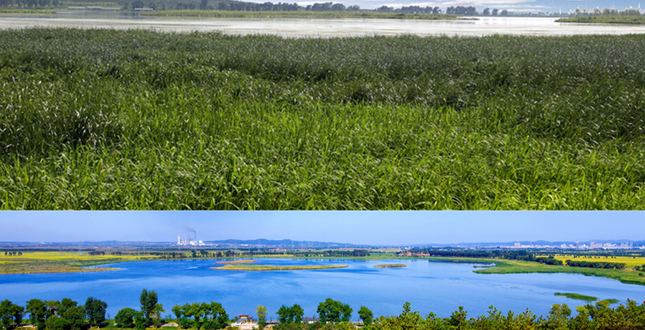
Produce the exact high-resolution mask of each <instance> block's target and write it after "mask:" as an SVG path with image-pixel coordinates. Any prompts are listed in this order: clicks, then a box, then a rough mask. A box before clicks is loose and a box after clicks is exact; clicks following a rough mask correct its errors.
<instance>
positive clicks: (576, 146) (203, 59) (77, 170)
mask: <svg viewBox="0 0 645 330" xmlns="http://www.w3.org/2000/svg"><path fill="white" fill-rule="evenodd" d="M643 63H645V36H642V35H627V36H575V37H528V36H525V37H517V36H491V37H478V38H475V37H473V38H470V37H468V38H466V37H416V36H410V35H406V36H399V37H357V38H330V39H323V38H310V39H288V38H281V37H276V36H228V35H223V34H219V33H197V32H195V33H187V34H176V33H157V32H154V31H146V30H128V31H117V30H91V29H87V30H85V29H43V28H35V29H24V30H4V31H0V86H1V87H0V208H2V209H641V208H643V205H645V203H644V202H643V197H644V196H645V194H644V192H643V182H644V181H645V162H644V161H643V160H644V159H645V158H644V156H645V153H644V152H645V144H644V143H643V142H645V141H644V139H643V133H644V128H645V125H644V121H645V111H643V110H644V109H645V66H643Z"/></svg>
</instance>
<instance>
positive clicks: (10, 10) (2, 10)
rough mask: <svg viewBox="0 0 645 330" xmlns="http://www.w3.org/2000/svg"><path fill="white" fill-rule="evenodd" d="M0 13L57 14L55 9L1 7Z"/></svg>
mask: <svg viewBox="0 0 645 330" xmlns="http://www.w3.org/2000/svg"><path fill="white" fill-rule="evenodd" d="M0 14H56V11H54V10H38V9H7V8H0Z"/></svg>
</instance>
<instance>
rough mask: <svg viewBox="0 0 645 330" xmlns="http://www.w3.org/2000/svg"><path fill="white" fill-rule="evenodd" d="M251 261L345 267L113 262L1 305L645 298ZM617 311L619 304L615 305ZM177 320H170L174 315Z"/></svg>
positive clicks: (572, 279) (605, 287)
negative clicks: (152, 296)
mask: <svg viewBox="0 0 645 330" xmlns="http://www.w3.org/2000/svg"><path fill="white" fill-rule="evenodd" d="M386 263H404V264H406V265H407V267H405V268H374V266H375V265H377V264H386ZM256 264H270V265H319V264H347V265H349V267H348V268H341V269H329V270H299V271H266V272H243V271H225V270H213V269H210V267H214V266H219V265H217V264H216V263H215V261H214V260H188V261H140V262H127V263H117V264H111V265H110V266H114V267H121V269H120V270H116V271H105V272H88V273H67V274H28V275H2V276H0V300H4V299H9V300H11V301H13V302H14V303H17V304H20V305H22V306H24V305H25V304H26V301H27V300H30V299H32V298H38V299H42V300H60V299H62V298H72V299H74V300H76V301H77V302H79V303H80V304H84V303H85V300H86V299H87V297H89V296H92V297H95V298H99V299H101V300H103V301H105V302H107V304H108V314H109V316H110V317H114V315H116V313H117V311H118V310H119V309H121V308H124V307H132V308H135V309H139V294H140V293H141V290H142V289H144V288H145V289H148V290H154V291H156V292H157V293H158V296H159V302H160V303H162V304H163V306H164V308H165V310H166V312H165V313H163V314H164V315H171V314H172V313H171V312H170V309H171V308H172V307H173V306H174V305H175V304H180V305H181V304H184V303H186V302H189V303H192V302H202V301H204V302H210V301H216V302H220V303H222V305H223V306H224V308H225V309H226V311H227V312H228V314H229V316H233V315H237V314H241V313H248V314H251V315H255V312H256V307H257V306H258V305H265V306H267V307H268V309H269V314H270V316H272V317H273V319H274V320H275V319H276V317H275V312H276V311H277V310H278V308H279V307H280V306H281V305H283V304H284V305H288V306H291V305H293V304H299V305H301V306H302V307H303V308H304V310H305V316H313V315H314V314H316V308H317V306H318V303H320V302H321V301H324V300H325V299H326V298H332V299H334V300H340V301H341V302H343V303H348V304H349V305H350V306H351V307H352V308H353V310H354V312H353V313H352V320H358V314H357V311H358V309H359V308H360V307H361V305H364V306H367V307H368V308H369V309H371V310H372V311H373V312H374V314H375V315H392V316H394V315H398V314H399V313H400V312H401V311H402V306H403V304H404V303H405V302H406V301H409V302H410V303H411V307H412V309H413V310H415V311H419V312H420V313H421V315H422V316H426V315H427V314H428V313H429V312H434V313H435V314H437V315H439V316H442V317H446V316H449V315H450V314H451V313H452V312H453V311H455V310H456V309H458V307H459V306H464V308H465V309H466V310H467V311H468V315H469V316H479V315H483V314H486V312H487V311H488V306H490V305H493V306H495V307H496V308H497V309H499V310H501V311H503V312H504V313H506V311H508V310H513V311H515V312H517V313H519V312H523V311H524V310H526V309H527V308H528V309H530V310H531V311H532V312H534V313H535V314H538V315H545V314H548V311H549V309H550V308H551V305H552V304H556V303H558V304H562V303H566V304H568V305H569V307H572V309H574V308H573V306H576V305H583V304H584V302H582V301H579V300H573V299H569V298H564V297H556V296H554V293H555V292H574V293H581V294H585V295H590V296H595V297H598V298H599V299H608V298H615V299H618V300H620V302H621V303H624V302H625V301H626V300H627V299H628V298H629V299H632V300H635V301H637V302H639V303H640V302H642V301H643V300H645V286H639V285H630V284H622V283H620V282H618V281H615V280H610V279H606V278H601V277H589V276H583V275H576V274H505V275H482V274H476V273H473V270H475V269H474V268H473V266H474V265H475V264H469V263H468V264H466V263H449V262H429V261H427V260H385V261H383V260H380V261H357V260H297V259H296V260H292V259H259V262H258V263H256ZM613 306H614V307H615V306H617V305H613ZM173 317H174V316H173Z"/></svg>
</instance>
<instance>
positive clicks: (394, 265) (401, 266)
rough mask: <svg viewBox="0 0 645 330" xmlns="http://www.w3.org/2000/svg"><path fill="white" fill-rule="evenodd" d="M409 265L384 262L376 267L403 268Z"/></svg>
mask: <svg viewBox="0 0 645 330" xmlns="http://www.w3.org/2000/svg"><path fill="white" fill-rule="evenodd" d="M407 266H408V265H406V264H383V265H376V266H374V268H403V267H407Z"/></svg>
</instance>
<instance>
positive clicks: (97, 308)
mask: <svg viewBox="0 0 645 330" xmlns="http://www.w3.org/2000/svg"><path fill="white" fill-rule="evenodd" d="M106 308H107V303H105V302H104V301H101V300H99V299H95V298H93V297H89V298H87V301H85V314H86V315H87V319H88V320H89V323H90V325H91V326H95V325H101V323H103V321H105V309H106Z"/></svg>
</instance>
